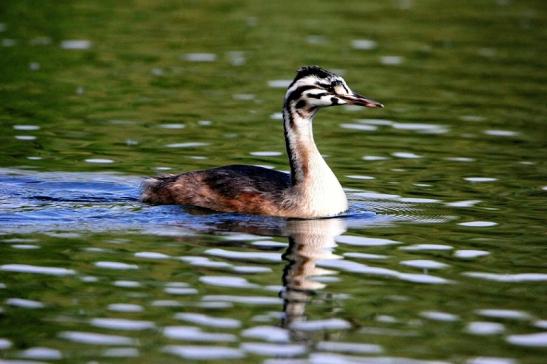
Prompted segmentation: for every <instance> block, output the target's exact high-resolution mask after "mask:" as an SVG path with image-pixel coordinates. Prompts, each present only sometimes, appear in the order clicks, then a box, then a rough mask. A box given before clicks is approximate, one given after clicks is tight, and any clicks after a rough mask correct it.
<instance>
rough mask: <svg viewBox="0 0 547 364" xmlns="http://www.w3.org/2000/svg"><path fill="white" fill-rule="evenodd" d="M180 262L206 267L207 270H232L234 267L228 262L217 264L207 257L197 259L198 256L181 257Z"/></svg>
mask: <svg viewBox="0 0 547 364" xmlns="http://www.w3.org/2000/svg"><path fill="white" fill-rule="evenodd" d="M179 259H180V260H182V261H183V262H187V263H189V264H190V265H193V266H196V267H206V268H232V265H231V264H230V263H227V262H216V261H213V260H210V259H209V258H207V257H196V256H186V257H179Z"/></svg>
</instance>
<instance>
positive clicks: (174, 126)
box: [159, 123, 186, 129]
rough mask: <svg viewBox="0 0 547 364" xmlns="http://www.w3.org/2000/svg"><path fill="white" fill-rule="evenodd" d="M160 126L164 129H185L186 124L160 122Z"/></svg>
mask: <svg viewBox="0 0 547 364" xmlns="http://www.w3.org/2000/svg"><path fill="white" fill-rule="evenodd" d="M159 127H160V128H163V129H184V128H185V127H186V125H184V124H180V123H168V124H160V125H159Z"/></svg>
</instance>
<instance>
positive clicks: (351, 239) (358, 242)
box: [335, 235, 401, 246]
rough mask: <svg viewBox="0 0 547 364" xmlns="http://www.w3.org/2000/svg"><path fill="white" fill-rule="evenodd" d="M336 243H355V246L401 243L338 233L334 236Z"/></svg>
mask: <svg viewBox="0 0 547 364" xmlns="http://www.w3.org/2000/svg"><path fill="white" fill-rule="evenodd" d="M335 240H336V242H337V243H342V244H348V245H355V246H388V245H395V244H401V242H399V241H395V240H390V239H380V238H367V237H364V236H352V235H340V236H338V237H336V239H335Z"/></svg>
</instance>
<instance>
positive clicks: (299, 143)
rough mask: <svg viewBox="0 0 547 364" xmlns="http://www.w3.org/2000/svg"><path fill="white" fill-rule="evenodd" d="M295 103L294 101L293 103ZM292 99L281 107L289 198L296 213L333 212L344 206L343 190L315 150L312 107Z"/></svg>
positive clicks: (340, 209)
mask: <svg viewBox="0 0 547 364" xmlns="http://www.w3.org/2000/svg"><path fill="white" fill-rule="evenodd" d="M296 105H298V103H296ZM296 105H295V103H294V102H293V103H286V104H285V107H284V108H283V120H284V128H285V143H286V145H287V154H288V156H289V162H290V165H291V181H292V188H291V189H290V191H289V192H290V195H291V198H292V199H294V201H296V204H297V206H299V208H300V212H299V214H300V216H306V217H323V216H334V215H337V214H339V213H341V212H343V211H345V210H346V209H347V207H348V203H347V198H346V194H345V193H344V190H343V189H342V186H341V185H340V182H338V179H337V178H336V176H335V175H334V173H332V171H331V169H330V168H329V166H328V165H327V163H326V162H325V160H324V159H323V157H322V156H321V154H320V153H319V150H318V149H317V146H316V145H315V141H314V140H313V131H312V119H313V117H314V115H315V112H316V109H311V110H310V109H305V108H300V109H296Z"/></svg>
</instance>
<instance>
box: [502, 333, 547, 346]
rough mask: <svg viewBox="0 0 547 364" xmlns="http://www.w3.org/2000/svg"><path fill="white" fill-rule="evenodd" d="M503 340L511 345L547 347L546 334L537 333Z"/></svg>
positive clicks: (510, 336) (512, 336)
mask: <svg viewBox="0 0 547 364" xmlns="http://www.w3.org/2000/svg"><path fill="white" fill-rule="evenodd" d="M505 340H506V341H507V342H508V343H510V344H513V345H518V346H529V347H541V348H544V347H547V332H538V333H535V334H524V335H509V336H507V337H506V338H505Z"/></svg>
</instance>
